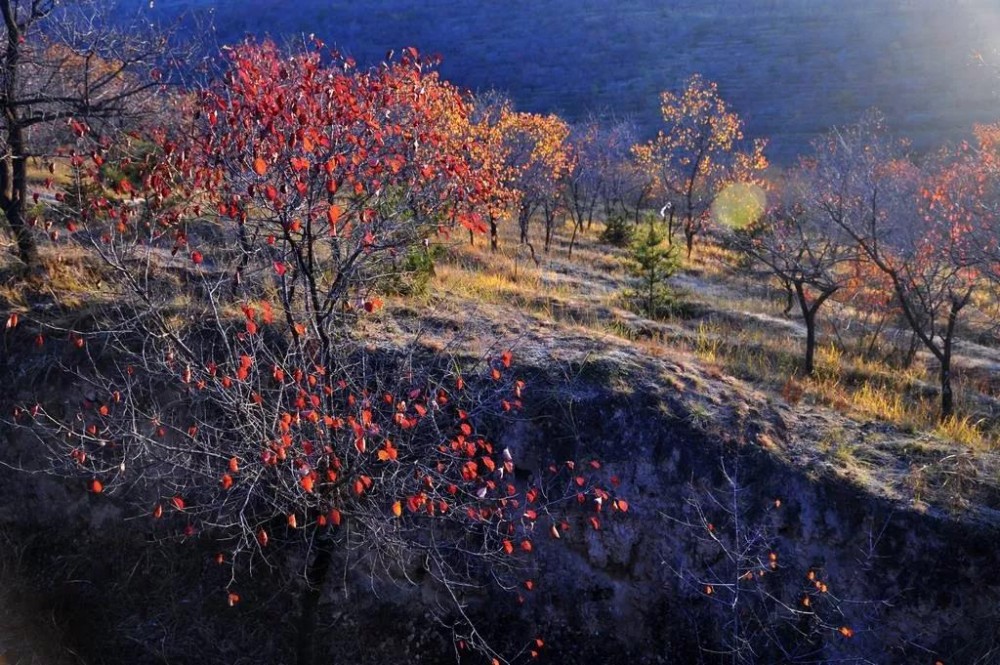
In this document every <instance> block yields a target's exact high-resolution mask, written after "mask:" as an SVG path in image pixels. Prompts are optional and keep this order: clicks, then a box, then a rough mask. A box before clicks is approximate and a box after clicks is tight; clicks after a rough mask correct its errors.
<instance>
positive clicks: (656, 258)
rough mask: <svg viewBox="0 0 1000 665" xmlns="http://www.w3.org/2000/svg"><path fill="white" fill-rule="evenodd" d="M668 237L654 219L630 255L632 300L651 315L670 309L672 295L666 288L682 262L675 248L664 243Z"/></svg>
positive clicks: (629, 267) (658, 314) (654, 316)
mask: <svg viewBox="0 0 1000 665" xmlns="http://www.w3.org/2000/svg"><path fill="white" fill-rule="evenodd" d="M665 239H666V236H665V235H664V234H663V233H662V232H660V231H659V230H658V229H657V228H656V226H655V225H654V224H653V222H652V221H651V222H650V224H649V231H648V232H647V233H644V234H642V235H640V236H639V238H637V239H636V241H635V242H634V243H633V245H632V249H631V252H630V254H629V265H628V270H629V273H631V275H632V277H633V278H634V284H635V290H634V291H632V292H631V293H630V295H631V298H632V299H633V301H634V302H635V303H636V304H637V305H638V306H639V307H640V308H641V309H642V311H643V313H645V315H646V316H647V317H649V318H656V317H657V316H660V315H662V314H664V313H666V311H667V310H669V308H670V305H671V303H672V302H673V294H672V293H671V292H670V289H669V288H668V287H667V280H669V279H670V278H671V277H672V276H673V274H674V273H675V272H677V268H678V267H679V265H680V260H679V258H678V256H677V251H676V248H675V247H673V246H671V245H664V240H665Z"/></svg>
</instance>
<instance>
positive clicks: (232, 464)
mask: <svg viewBox="0 0 1000 665" xmlns="http://www.w3.org/2000/svg"><path fill="white" fill-rule="evenodd" d="M229 470H230V471H232V472H233V473H239V472H240V461H239V460H238V459H236V458H235V457H230V458H229Z"/></svg>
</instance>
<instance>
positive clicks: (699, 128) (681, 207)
mask: <svg viewBox="0 0 1000 665" xmlns="http://www.w3.org/2000/svg"><path fill="white" fill-rule="evenodd" d="M660 111H661V113H662V115H663V122H664V124H665V128H664V129H662V130H660V132H659V133H658V135H657V137H656V138H655V139H654V140H652V141H650V142H648V143H645V144H639V145H637V146H636V147H635V149H634V150H635V155H636V158H637V159H638V161H639V162H640V163H641V164H642V165H643V166H644V167H645V168H646V169H647V170H648V171H649V172H650V173H651V174H653V175H655V177H656V178H657V179H658V181H659V185H660V188H661V191H662V193H663V195H665V196H666V197H667V198H668V201H667V202H668V203H669V204H670V206H669V210H670V225H669V228H668V235H669V237H670V240H671V241H672V239H673V219H674V214H675V213H677V212H680V214H681V215H682V224H683V231H684V238H685V243H686V245H687V252H688V255H689V256H690V254H691V250H692V249H693V247H694V241H695V238H696V237H697V236H698V235H699V234H701V233H702V231H703V230H704V229H705V226H706V224H707V223H708V215H709V209H710V208H711V205H712V202H713V201H714V200H715V197H716V196H717V195H718V193H719V192H720V191H721V190H722V187H723V186H724V185H725V184H727V183H731V182H749V181H754V180H756V179H758V178H759V177H760V174H761V172H762V171H763V170H764V169H766V168H767V159H766V158H765V157H764V147H765V145H766V143H765V142H764V141H763V140H760V139H758V140H755V141H754V142H753V143H752V144H751V145H750V146H749V147H748V148H745V149H744V148H743V147H742V143H743V121H742V119H740V117H739V116H738V115H737V114H736V113H735V112H733V111H731V110H730V109H729V105H728V104H726V102H725V100H723V99H722V97H721V96H720V95H719V91H718V86H717V85H716V84H715V83H713V82H710V81H705V80H704V79H703V78H702V77H701V76H699V75H697V74H696V75H694V76H692V77H691V78H690V79H688V81H687V83H686V85H685V88H684V91H683V92H681V93H680V94H677V93H673V92H669V91H667V92H663V93H662V94H661V95H660Z"/></svg>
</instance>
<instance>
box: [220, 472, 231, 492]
mask: <svg viewBox="0 0 1000 665" xmlns="http://www.w3.org/2000/svg"><path fill="white" fill-rule="evenodd" d="M220 484H221V485H222V489H224V490H227V489H229V488H230V487H232V486H233V477H232V476H230V475H229V474H228V473H224V474H222V480H221V481H220Z"/></svg>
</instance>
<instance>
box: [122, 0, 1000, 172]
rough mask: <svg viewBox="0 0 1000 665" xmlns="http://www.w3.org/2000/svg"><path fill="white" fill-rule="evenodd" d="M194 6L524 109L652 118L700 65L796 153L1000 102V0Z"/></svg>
mask: <svg viewBox="0 0 1000 665" xmlns="http://www.w3.org/2000/svg"><path fill="white" fill-rule="evenodd" d="M147 2H148V0H126V4H134V5H136V6H137V7H138V6H143V7H145V6H146V5H147ZM251 7H252V9H251ZM192 10H193V11H196V12H201V11H211V12H212V13H213V14H214V23H215V26H216V28H217V31H218V35H219V38H220V40H221V41H224V42H231V41H234V40H238V39H240V38H242V37H243V36H244V35H245V34H246V33H254V34H259V35H262V34H269V35H271V36H274V37H279V38H282V37H290V36H293V35H297V34H301V33H316V34H317V35H319V36H321V37H323V38H324V39H325V40H326V41H327V42H328V43H336V44H337V45H339V46H340V47H342V48H343V49H344V50H346V51H348V52H350V53H352V54H353V55H354V56H355V57H357V58H358V59H359V60H360V61H362V62H371V61H376V60H378V59H381V58H383V57H384V54H385V53H386V51H388V50H389V49H392V48H395V49H397V50H398V49H399V48H400V47H401V46H406V45H415V46H417V47H418V48H420V49H421V50H423V51H427V52H439V53H441V54H442V55H443V56H444V57H445V62H444V65H443V72H444V74H445V75H446V76H447V77H448V78H450V79H451V80H453V81H455V82H456V83H459V84H461V85H463V86H466V87H469V88H472V89H479V88H488V87H496V88H499V89H504V90H507V91H508V92H509V93H510V94H511V95H512V96H513V97H514V99H515V100H516V101H517V103H518V105H519V106H520V107H521V108H523V109H526V110H534V111H549V110H552V111H559V112H561V113H563V114H565V115H566V116H567V117H569V118H570V119H575V118H579V117H581V116H583V115H584V114H586V113H587V112H588V111H592V110H593V111H600V110H603V109H613V111H614V112H615V113H616V114H624V115H632V116H634V117H636V118H637V119H638V120H639V121H640V123H641V125H642V127H643V129H644V130H645V131H647V132H648V133H653V132H654V131H655V127H656V122H657V119H658V101H657V93H658V92H659V91H660V90H662V89H665V88H670V87H675V86H677V85H678V84H679V83H680V82H681V81H683V80H684V78H686V77H687V76H688V75H689V74H691V73H693V72H701V73H703V74H704V75H706V76H707V77H710V78H712V79H715V80H717V81H719V83H720V87H721V89H722V92H723V94H724V95H725V96H726V97H727V98H729V99H730V100H731V101H732V103H733V104H734V106H735V107H736V108H737V109H738V110H739V111H740V112H741V113H742V114H743V115H744V116H745V117H746V118H747V119H748V121H749V126H750V130H751V132H752V133H753V134H755V135H764V136H769V137H771V139H772V146H773V149H772V154H775V155H777V156H778V157H779V158H780V159H782V160H784V161H788V160H789V159H790V158H791V157H792V156H793V155H794V154H795V153H797V152H801V151H802V150H804V149H806V148H807V147H808V143H809V140H810V139H811V138H812V137H814V136H815V135H816V134H818V133H821V132H823V131H824V130H826V129H827V128H828V127H830V126H831V125H834V124H842V123H847V122H851V121H853V120H855V119H856V118H857V117H858V115H859V114H860V113H861V112H862V111H863V110H864V109H865V108H867V107H869V106H873V105H875V106H878V107H880V108H882V109H883V110H884V111H885V112H886V113H887V115H888V116H889V118H890V120H891V122H892V125H893V127H894V128H895V129H896V130H897V131H899V132H900V133H902V134H905V135H907V136H909V137H911V138H912V139H914V141H915V143H916V145H917V146H918V147H927V146H932V145H935V144H937V143H939V142H940V141H941V140H942V137H946V138H956V137H958V136H960V135H962V134H963V133H964V132H967V131H968V129H969V128H970V127H971V125H972V124H973V123H974V122H982V121H987V120H993V119H997V118H1000V110H998V102H997V98H996V95H995V92H996V90H997V88H1000V85H998V80H997V75H996V72H995V70H993V69H991V68H988V67H982V66H978V65H977V64H976V63H975V59H974V57H973V54H974V53H982V54H983V55H984V56H986V57H987V59H990V57H991V55H992V54H993V53H994V52H995V49H996V48H997V47H998V46H1000V7H998V6H997V4H996V2H995V0H825V1H824V0H749V1H748V0H669V1H667V0H631V1H626V0H616V1H615V2H608V1H607V0H545V1H540V0H504V1H502V2H501V1H498V0H433V1H427V0H355V1H352V2H347V1H344V0H340V1H332V0H299V1H298V2H295V3H292V2H289V1H287V0H255V1H254V2H252V3H247V2H245V1H243V0H218V1H216V2H210V1H209V0H155V4H154V10H153V11H154V13H156V14H158V15H160V16H162V17H166V16H170V15H173V14H175V13H178V12H184V11H192ZM993 57H995V56H993Z"/></svg>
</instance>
